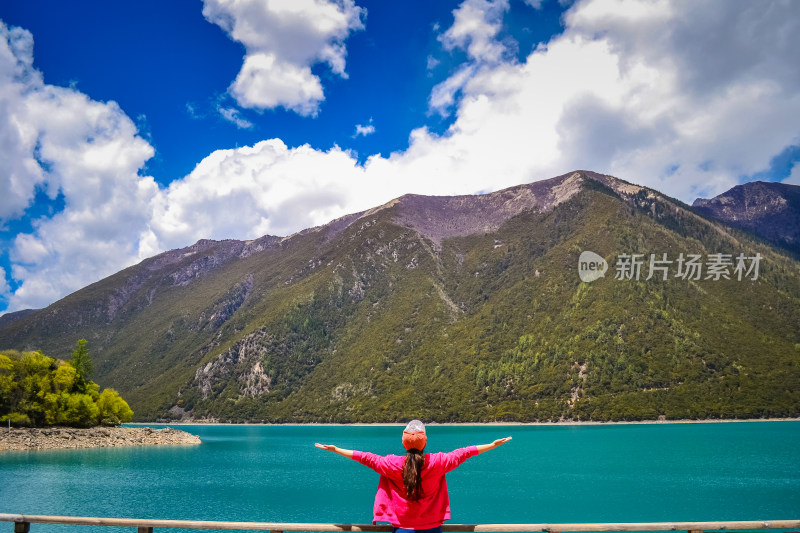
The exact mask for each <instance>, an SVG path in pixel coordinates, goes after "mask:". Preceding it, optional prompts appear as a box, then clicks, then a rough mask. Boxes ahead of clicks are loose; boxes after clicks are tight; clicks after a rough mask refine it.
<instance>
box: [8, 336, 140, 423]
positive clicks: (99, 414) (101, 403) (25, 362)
mask: <svg viewBox="0 0 800 533" xmlns="http://www.w3.org/2000/svg"><path fill="white" fill-rule="evenodd" d="M91 369H92V365H91V359H90V358H89V352H88V351H87V350H86V341H85V340H83V339H81V340H80V341H78V344H77V346H76V348H75V351H74V352H73V353H72V360H71V361H69V362H67V361H62V360H59V359H54V358H52V357H47V356H46V355H44V354H43V353H42V352H40V351H36V352H24V353H20V352H17V351H15V350H9V351H5V352H0V421H2V422H8V421H10V422H11V423H12V424H16V425H24V426H52V425H60V426H76V427H90V426H96V425H99V424H102V425H108V426H116V425H119V424H121V423H123V422H130V421H131V419H132V418H133V411H132V410H131V408H130V407H129V406H128V404H127V403H126V402H125V400H123V399H122V398H121V397H120V396H119V394H118V393H117V391H115V390H114V389H105V390H104V391H103V392H100V387H99V386H98V385H97V384H96V383H94V382H93V381H89V380H88V377H89V375H90V374H91Z"/></svg>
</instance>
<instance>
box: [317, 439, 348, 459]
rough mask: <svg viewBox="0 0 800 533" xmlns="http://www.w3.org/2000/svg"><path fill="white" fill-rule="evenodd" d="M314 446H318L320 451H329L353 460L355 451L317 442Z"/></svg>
mask: <svg viewBox="0 0 800 533" xmlns="http://www.w3.org/2000/svg"><path fill="white" fill-rule="evenodd" d="M314 446H316V447H317V448H319V449H320V450H327V451H329V452H333V453H338V454H339V455H342V456H344V457H347V458H349V459H352V458H353V450H345V449H344V448H339V447H338V446H334V445H333V444H320V443H319V442H315V443H314Z"/></svg>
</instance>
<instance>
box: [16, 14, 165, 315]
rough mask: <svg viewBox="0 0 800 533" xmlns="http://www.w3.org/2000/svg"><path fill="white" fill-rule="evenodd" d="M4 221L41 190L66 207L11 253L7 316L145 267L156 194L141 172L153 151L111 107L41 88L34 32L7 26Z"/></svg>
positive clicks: (61, 90)
mask: <svg viewBox="0 0 800 533" xmlns="http://www.w3.org/2000/svg"><path fill="white" fill-rule="evenodd" d="M0 61H1V62H2V64H0V95H1V96H0V106H1V107H2V108H3V111H4V112H3V113H0V139H2V146H3V150H2V151H0V152H1V153H2V155H1V156H0V169H1V170H2V171H1V173H0V175H2V178H3V179H2V181H0V187H2V188H3V193H4V194H0V198H3V200H0V202H2V203H0V206H1V207H0V222H4V221H7V220H13V219H14V218H15V217H17V216H18V215H19V214H20V212H21V211H22V210H24V209H25V208H26V207H28V206H29V205H30V203H31V202H32V200H33V197H34V195H35V193H36V190H37V189H42V190H45V191H47V192H48V194H49V195H50V196H51V197H52V198H55V196H56V195H57V194H59V193H61V194H63V196H64V199H65V203H66V207H65V209H64V210H63V211H61V212H59V213H57V214H56V215H55V216H53V217H51V218H46V217H45V218H40V219H38V220H35V221H34V222H33V227H34V230H33V232H31V233H23V234H19V235H18V236H17V237H16V239H15V241H14V244H13V247H12V249H11V250H9V257H10V260H11V264H12V268H11V275H12V277H13V278H14V279H16V280H18V281H21V282H22V286H21V287H19V288H18V289H17V290H16V291H15V292H14V293H13V294H12V295H10V296H9V299H8V302H9V310H12V311H13V310H16V309H22V308H26V307H41V306H43V305H46V304H48V303H51V302H52V301H54V300H56V299H58V298H60V297H62V296H64V295H65V294H67V293H68V292H71V291H73V290H76V289H79V288H81V287H83V286H85V285H86V284H88V283H90V282H92V281H95V280H97V279H99V278H101V277H103V276H106V275H109V274H111V273H113V272H115V271H117V270H119V269H120V268H122V267H124V266H127V265H129V264H131V263H132V262H134V261H136V260H137V259H138V258H139V250H138V240H137V236H136V234H137V231H143V230H144V229H145V228H146V227H147V223H148V221H149V218H150V204H151V202H152V200H153V198H154V196H155V195H156V194H157V193H158V187H157V185H156V184H155V182H154V180H153V179H152V178H150V177H142V176H139V175H138V173H139V170H140V169H141V168H142V167H143V165H144V163H145V161H147V160H148V159H149V158H150V157H152V155H153V148H152V147H151V146H150V145H149V144H148V143H147V142H146V141H144V140H143V139H141V138H140V137H138V136H137V135H136V127H135V125H134V124H133V122H132V121H131V120H130V119H129V118H128V117H127V116H126V115H125V113H123V112H122V110H121V109H120V108H119V106H118V105H117V104H116V103H114V102H108V103H101V102H96V101H92V100H90V99H89V98H87V97H86V95H84V94H82V93H80V92H78V91H75V90H72V89H66V88H61V87H54V86H52V85H47V84H45V83H44V82H43V80H42V76H41V74H40V73H39V72H37V71H36V70H34V69H33V67H32V65H33V39H32V36H31V34H30V33H29V32H27V31H25V30H21V29H18V28H8V27H7V26H6V25H5V24H3V23H2V22H0Z"/></svg>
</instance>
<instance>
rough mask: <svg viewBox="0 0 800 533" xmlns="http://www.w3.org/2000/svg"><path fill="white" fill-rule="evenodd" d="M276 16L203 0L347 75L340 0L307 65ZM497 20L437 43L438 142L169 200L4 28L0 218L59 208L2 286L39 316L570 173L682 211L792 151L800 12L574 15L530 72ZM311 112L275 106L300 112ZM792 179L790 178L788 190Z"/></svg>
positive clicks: (748, 8)
mask: <svg viewBox="0 0 800 533" xmlns="http://www.w3.org/2000/svg"><path fill="white" fill-rule="evenodd" d="M275 5H280V6H283V5H284V4H275ZM287 5H288V4H287ZM302 5H305V4H298V6H302ZM308 5H311V4H310V3H309V4H308ZM313 5H314V6H316V5H317V4H316V3H314V4H313ZM319 5H322V4H321V3H320V4H319ZM209 6H212V7H209ZM248 6H249V7H248ZM263 6H268V7H269V8H268V9H267V8H264V7H263ZM348 6H349V7H348ZM765 6H767V7H765ZM245 8H248V9H250V10H252V12H251V11H248V10H247V9H245ZM273 8H274V5H273V4H272V3H260V4H258V5H256V4H255V3H250V2H247V1H243V2H239V3H236V4H234V3H232V2H231V3H225V4H223V3H218V2H213V3H212V2H207V3H206V16H207V17H209V18H210V19H211V20H213V21H214V22H216V23H218V24H220V25H221V26H222V27H223V28H225V29H226V31H228V32H229V33H230V34H231V35H232V37H233V38H234V39H236V40H238V41H240V42H243V43H245V47H246V49H247V57H248V58H249V57H251V56H253V57H254V56H255V55H257V54H267V55H268V54H274V55H275V57H276V58H277V59H276V61H278V60H280V61H284V62H286V63H287V64H290V65H292V66H293V67H296V68H298V69H300V70H302V69H303V68H304V66H308V65H310V64H312V63H310V62H313V61H325V62H327V63H328V64H329V66H330V67H331V69H332V70H333V71H334V72H337V73H343V72H344V49H343V47H342V46H341V43H342V42H343V40H344V38H345V37H346V36H347V34H348V32H350V31H352V29H353V28H355V27H356V26H354V25H353V22H352V21H353V20H359V21H360V18H358V17H360V16H361V15H360V14H359V15H358V17H356V18H355V19H354V18H352V17H348V16H346V15H342V14H343V13H346V12H347V9H348V8H353V9H356V8H354V6H353V4H352V3H344V2H343V3H339V4H336V8H335V9H333V10H332V11H331V13H332V18H331V22H330V23H329V26H330V27H335V28H340V30H338V31H339V33H336V32H334V31H332V30H324V29H320V30H313V31H312V30H308V31H309V32H311V33H310V34H309V35H311V36H312V37H314V36H316V39H317V40H316V43H317V44H316V45H313V46H312V45H309V46H307V47H305V48H304V50H305V51H304V52H302V51H289V50H288V49H289V48H291V47H290V46H289V44H288V43H284V42H283V41H281V39H279V38H278V37H277V36H279V35H283V34H282V33H281V31H283V30H285V29H286V28H288V27H289V26H290V25H289V23H288V22H287V21H288V20H295V19H293V18H292V17H291V16H290V15H289V14H282V15H280V16H277V15H275V14H274V13H273V12H272V11H270V9H272V10H273V11H274V9H273ZM286 9H287V10H288V9H289V7H286ZM506 9H507V4H506V3H505V2H500V1H498V2H489V1H477V0H466V1H465V2H464V3H462V5H461V6H460V7H459V8H458V10H457V13H456V14H455V16H454V18H455V22H454V24H453V26H452V27H451V28H443V29H442V30H443V32H442V39H441V42H442V46H444V47H445V48H448V47H449V48H450V49H453V50H454V49H455V48H456V47H457V48H460V49H464V50H465V51H466V52H467V59H466V62H465V64H464V65H462V66H461V67H460V68H456V69H454V70H453V73H452V75H451V77H450V78H448V79H446V80H443V81H442V82H441V83H440V84H439V85H438V86H437V88H436V89H434V91H433V92H432V94H431V95H430V101H429V105H430V106H431V108H432V109H434V110H437V111H438V110H447V111H446V112H452V113H453V115H454V120H453V122H452V125H451V126H450V127H449V128H448V130H447V131H445V132H444V133H442V134H436V133H433V132H432V131H430V130H428V129H427V128H426V127H424V126H421V127H419V128H417V129H415V130H413V131H412V132H410V135H409V146H408V148H407V149H405V150H403V151H398V152H395V153H393V154H390V155H388V156H382V155H377V154H376V155H372V156H370V157H368V158H367V160H366V162H365V163H364V164H363V165H360V164H359V163H358V160H357V158H356V156H355V155H354V154H351V153H349V152H348V151H346V150H343V149H341V148H339V147H337V146H333V147H329V148H325V149H320V148H319V147H312V146H309V145H302V146H297V147H289V146H286V144H285V143H284V142H283V141H282V140H281V139H268V140H264V141H261V142H259V143H256V144H254V145H253V146H247V147H241V148H236V149H225V150H217V151H215V152H213V153H211V154H209V155H208V156H207V157H206V158H205V159H203V161H201V162H200V163H199V164H198V165H197V167H196V168H195V170H194V171H193V172H192V173H191V174H189V175H188V176H186V177H185V178H183V179H180V180H177V181H175V182H173V183H172V184H171V185H170V186H169V187H168V188H167V189H159V188H158V187H157V186H156V184H155V183H154V182H153V180H152V179H151V178H149V177H146V176H145V177H143V176H140V175H139V173H140V171H141V169H142V168H143V165H144V162H145V161H146V160H147V159H148V158H149V157H151V156H152V154H153V149H152V147H150V146H149V144H148V143H146V142H145V141H144V140H142V139H141V138H140V137H139V136H137V134H136V129H135V126H134V124H133V122H132V121H131V120H130V119H128V118H127V117H126V116H125V115H124V113H123V112H122V111H121V110H120V109H119V107H118V106H117V105H116V104H114V103H113V102H108V103H100V102H94V101H91V100H90V99H88V98H87V97H86V96H85V95H82V94H80V93H78V92H76V91H73V90H69V89H62V88H56V87H51V86H48V85H46V84H44V83H43V81H42V79H41V75H40V74H39V73H37V72H36V71H35V70H34V69H33V68H32V66H31V65H32V54H31V49H32V39H31V36H30V34H28V33H27V32H24V31H21V30H12V29H8V28H5V27H3V26H0V32H2V35H3V37H4V38H3V39H0V110H1V111H2V112H0V139H2V143H3V147H4V148H5V151H4V152H3V153H0V169H2V176H3V182H2V183H0V187H2V191H1V192H2V194H1V195H0V216H2V217H5V219H6V220H7V219H10V218H9V217H12V218H13V217H14V216H17V215H18V214H19V213H20V212H21V211H22V210H24V209H25V207H26V206H27V205H29V204H30V202H31V199H32V198H33V195H34V194H35V192H36V191H37V190H44V191H46V192H47V193H48V194H50V195H53V196H54V195H56V194H58V193H59V192H60V193H61V194H63V195H64V201H65V208H64V210H63V211H62V212H60V213H58V214H56V215H55V216H54V217H51V218H42V219H40V220H38V221H36V223H35V228H34V231H33V232H31V233H30V234H25V235H21V236H20V237H18V239H17V241H16V242H15V243H14V248H13V249H12V250H11V253H10V255H11V258H12V265H13V266H12V269H11V275H12V277H13V278H14V279H15V280H17V281H18V282H22V287H21V288H20V289H18V290H17V291H16V292H15V293H14V294H13V295H11V296H10V300H9V310H16V309H20V308H23V307H37V306H41V305H45V304H47V303H50V302H51V301H53V300H55V299H57V298H60V297H62V296H64V295H65V294H67V293H68V292H69V291H72V290H75V289H77V288H80V287H82V286H84V285H86V284H88V283H89V282H91V281H94V280H96V279H99V278H100V277H102V276H105V275H108V274H110V273H112V272H114V271H116V270H119V269H120V268H122V267H123V266H126V265H128V264H131V263H133V262H135V261H136V260H138V259H139V258H142V257H144V256H148V255H152V254H155V253H157V252H160V251H163V250H166V249H170V248H176V247H180V246H185V245H188V244H191V243H192V242H194V241H196V240H197V239H199V238H217V239H222V238H238V239H247V238H253V237H257V236H260V235H263V234H273V235H288V234H291V233H293V232H295V231H298V230H301V229H303V228H306V227H309V226H314V225H319V224H324V223H326V222H328V221H329V220H331V219H333V218H335V217H338V216H341V215H344V214H347V213H352V212H357V211H361V210H364V209H368V208H370V207H374V206H376V205H380V204H382V203H384V202H386V201H388V200H391V199H392V198H395V197H397V196H400V195H402V194H405V193H420V194H468V193H475V192H478V191H488V190H497V189H500V188H503V187H506V186H511V185H516V184H519V183H526V182H530V181H534V180H538V179H544V178H549V177H552V176H555V175H558V174H562V173H564V172H568V171H570V170H574V169H580V168H583V169H590V170H596V171H599V172H606V173H610V174H612V175H616V176H619V177H621V178H623V179H626V180H629V181H632V182H635V183H640V184H643V185H648V186H651V187H654V188H656V189H659V190H661V191H664V192H665V193H667V194H669V195H671V196H674V197H677V198H679V199H681V200H684V201H686V202H691V201H693V200H694V198H696V197H706V198H708V197H713V196H715V195H717V194H719V193H721V192H723V191H725V190H727V189H728V188H730V187H732V186H734V185H736V184H738V183H740V181H741V180H742V178H743V177H745V176H748V175H752V174H755V173H758V172H763V171H765V170H767V169H769V168H770V161H771V160H772V158H774V157H775V156H776V155H778V154H780V153H782V152H783V151H784V150H785V149H786V147H788V146H793V145H797V144H798V139H800V126H798V124H797V121H796V119H795V117H798V116H800V67H798V65H799V64H798V63H797V61H796V58H795V55H796V54H795V51H796V50H798V49H800V10H797V9H796V8H794V7H793V4H792V3H791V2H788V3H786V2H778V1H776V2H771V3H769V4H761V3H751V2H738V1H736V0H726V1H720V2H702V3H701V2H669V1H666V0H654V1H652V2H632V1H630V0H627V1H626V0H618V1H611V0H609V1H605V0H590V1H583V2H577V3H576V4H574V5H573V6H572V7H571V8H570V9H569V10H568V12H567V13H566V14H565V16H564V19H563V20H564V24H565V28H564V31H563V32H562V33H561V34H559V35H557V36H555V37H554V38H552V39H551V40H550V41H549V42H548V43H543V44H541V45H539V46H537V47H536V49H535V50H533V51H532V52H531V53H530V54H529V55H528V57H527V58H525V59H524V60H517V59H516V58H513V57H506V56H505V52H503V49H504V47H505V46H506V45H505V44H504V43H502V42H500V38H499V37H498V36H499V35H501V33H502V32H501V31H500V26H499V24H502V18H503V16H504V13H506ZM265 13H266V14H265ZM335 13H340V15H339V16H340V17H343V18H342V19H341V20H344V21H345V22H338V23H337V22H336V21H337V20H340V19H339V18H337V16H333V15H335ZM226 17H227V18H226ZM276 17H277V18H276ZM300 19H303V17H302V16H299V15H298V18H297V20H298V21H299V20H300ZM303 20H305V19H303ZM326 20H328V19H326V18H325V17H321V18H320V19H319V24H321V25H324V23H325V21H326ZM347 21H350V22H347ZM359 23H360V22H359ZM297 24H299V25H300V26H301V27H302V26H303V24H307V21H306V22H303V23H301V22H297ZM270 28H273V29H274V30H275V32H274V33H272V34H271V33H270V31H266V30H267V29H270ZM259 29H261V30H264V31H259ZM315 32H316V33H315ZM331 35H338V36H339V37H335V38H333V37H330V36H331ZM287 38H288V39H290V40H291V39H294V37H292V36H288V37H287ZM273 40H274V42H273ZM301 40H302V39H301ZM312 40H313V39H312ZM301 44H302V43H301ZM326 46H329V49H328V52H326V53H322V52H320V50H322V49H323V48H325V47H326ZM698 50H701V51H702V53H697V51H698ZM292 54H296V55H292ZM337 54H338V55H337ZM298 58H299V59H298ZM421 59H422V58H421ZM245 61H246V60H245ZM258 76H259V75H258V74H254V78H258ZM298 79H302V76H301V75H299V78H298ZM257 82H258V80H256V79H254V80H253V83H254V84H255V83H257ZM311 85H313V83H312V84H311ZM311 85H309V87H310V86H311ZM251 86H255V85H251ZM243 87H244V86H243ZM248 87H250V86H248ZM232 90H233V89H232ZM242 90H243V93H242V95H243V96H242V98H248V96H246V95H245V93H247V90H245V88H243V89H242ZM247 94H249V93H247ZM293 94H295V95H298V94H303V93H301V92H298V91H296V90H295V92H294V93H293ZM309 94H311V93H309ZM319 94H321V93H319ZM250 96H252V98H256V96H253V95H250ZM287 98H288V97H287ZM245 101H249V100H245ZM314 101H316V102H317V103H318V102H319V100H314V99H313V98H311V99H309V98H306V97H303V98H298V99H297V100H294V101H292V102H288V101H287V102H284V103H279V104H277V105H284V106H285V107H289V108H295V109H297V110H301V111H302V110H305V111H302V112H305V113H313V112H314V109H316V107H315V106H316V104H314V103H313V102H314ZM309 102H311V103H309ZM240 103H241V102H240ZM303 106H306V107H303ZM360 126H361V127H362V128H367V127H369V125H363V124H361V125H360ZM365 133H366V131H365ZM356 134H358V129H357V130H356ZM798 168H800V166H799V165H795V167H794V168H793V170H792V172H791V175H790V176H789V177H788V178H786V180H785V182H787V183H798V181H797V180H798V178H797V175H798Z"/></svg>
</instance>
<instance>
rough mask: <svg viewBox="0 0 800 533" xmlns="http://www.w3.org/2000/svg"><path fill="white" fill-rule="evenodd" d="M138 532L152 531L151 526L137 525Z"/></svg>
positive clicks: (146, 532)
mask: <svg viewBox="0 0 800 533" xmlns="http://www.w3.org/2000/svg"><path fill="white" fill-rule="evenodd" d="M139 533H153V528H152V527H145V526H139Z"/></svg>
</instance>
